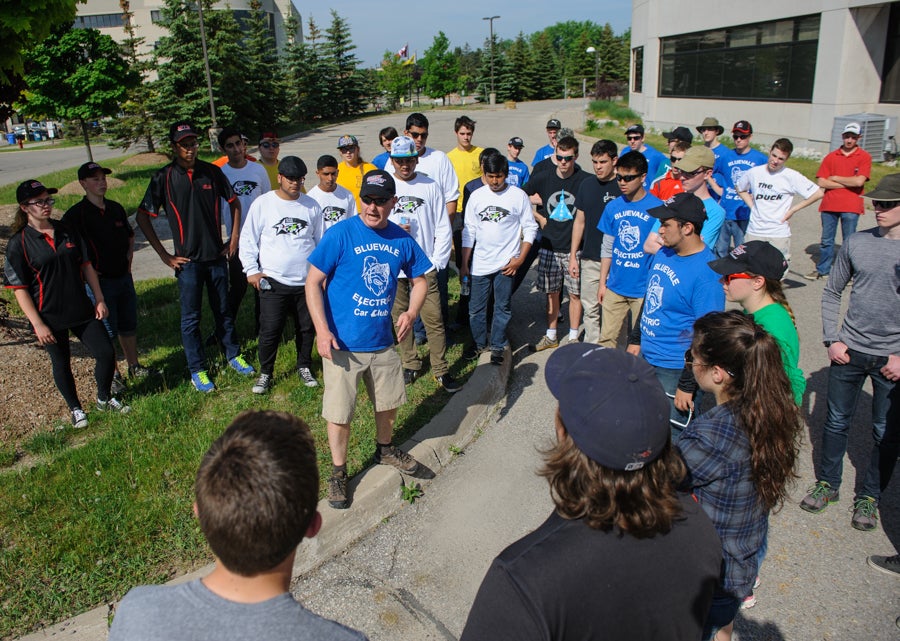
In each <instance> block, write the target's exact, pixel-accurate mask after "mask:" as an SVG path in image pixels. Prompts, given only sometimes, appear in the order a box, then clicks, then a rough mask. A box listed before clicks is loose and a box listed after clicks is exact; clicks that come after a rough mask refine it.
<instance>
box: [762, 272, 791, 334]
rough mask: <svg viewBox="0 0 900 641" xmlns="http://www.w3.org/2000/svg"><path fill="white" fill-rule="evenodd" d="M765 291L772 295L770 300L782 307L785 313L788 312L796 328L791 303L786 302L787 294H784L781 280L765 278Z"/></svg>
mask: <svg viewBox="0 0 900 641" xmlns="http://www.w3.org/2000/svg"><path fill="white" fill-rule="evenodd" d="M766 293H768V294H769V296H771V297H772V300H774V301H775V302H776V303H778V304H779V305H781V306H782V307H784V309H785V310H786V311H787V313H788V314H790V316H791V321H792V322H793V323H794V327H795V328H796V327H797V317H796V316H794V310H793V309H791V304H790V303H788V299H787V296H785V295H784V287H782V286H781V281H780V280H775V279H774V278H766Z"/></svg>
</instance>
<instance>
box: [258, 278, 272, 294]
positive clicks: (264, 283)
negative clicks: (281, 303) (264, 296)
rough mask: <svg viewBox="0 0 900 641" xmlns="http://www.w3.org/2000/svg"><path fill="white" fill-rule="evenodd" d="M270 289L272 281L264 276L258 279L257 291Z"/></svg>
mask: <svg viewBox="0 0 900 641" xmlns="http://www.w3.org/2000/svg"><path fill="white" fill-rule="evenodd" d="M270 289H272V283H270V282H269V281H268V279H266V278H260V279H259V291H261V292H266V291H269V290H270Z"/></svg>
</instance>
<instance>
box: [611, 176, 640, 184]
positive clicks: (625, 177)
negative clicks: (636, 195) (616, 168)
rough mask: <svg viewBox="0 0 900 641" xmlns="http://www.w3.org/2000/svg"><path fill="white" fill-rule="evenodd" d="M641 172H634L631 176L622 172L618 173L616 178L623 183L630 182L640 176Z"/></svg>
mask: <svg viewBox="0 0 900 641" xmlns="http://www.w3.org/2000/svg"><path fill="white" fill-rule="evenodd" d="M640 177H641V174H632V175H631V176H623V175H622V174H616V180H618V181H619V182H623V183H630V182H631V181H632V180H634V179H636V178H640Z"/></svg>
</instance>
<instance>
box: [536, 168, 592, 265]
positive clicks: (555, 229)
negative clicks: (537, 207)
mask: <svg viewBox="0 0 900 641" xmlns="http://www.w3.org/2000/svg"><path fill="white" fill-rule="evenodd" d="M590 177H591V175H590V174H588V173H587V172H585V171H583V170H582V169H578V168H577V166H576V169H575V171H574V172H573V173H572V174H571V175H570V176H568V177H567V178H560V177H559V174H558V173H557V171H556V168H555V167H553V168H552V169H548V170H547V171H536V172H535V173H534V174H533V175H532V176H531V179H530V180H529V181H528V184H526V185H525V187H524V189H525V193H526V194H528V195H532V194H537V195H538V196H540V198H541V202H542V203H543V207H544V211H543V215H544V216H546V217H547V223H546V224H545V225H544V227H543V229H541V234H542V238H541V249H549V250H551V251H554V252H560V253H568V252H569V249H570V247H571V245H572V225H573V221H574V220H575V195H576V194H577V193H578V189H579V187H580V186H581V183H582V182H584V181H585V180H587V179H589V178H590Z"/></svg>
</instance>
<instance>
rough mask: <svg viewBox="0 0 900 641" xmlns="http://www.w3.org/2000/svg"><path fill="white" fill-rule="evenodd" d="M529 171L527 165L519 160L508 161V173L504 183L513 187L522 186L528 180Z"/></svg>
mask: <svg viewBox="0 0 900 641" xmlns="http://www.w3.org/2000/svg"><path fill="white" fill-rule="evenodd" d="M529 175H530V172H529V171H528V165H526V164H525V163H524V162H522V161H521V160H510V161H509V175H508V176H507V177H506V184H507V185H512V186H513V187H522V186H524V185H525V183H527V182H528V177H529Z"/></svg>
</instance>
